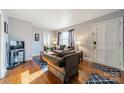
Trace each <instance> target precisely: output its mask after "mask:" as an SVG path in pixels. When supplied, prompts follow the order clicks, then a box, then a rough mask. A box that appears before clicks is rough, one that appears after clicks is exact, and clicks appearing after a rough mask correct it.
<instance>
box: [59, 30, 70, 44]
mask: <svg viewBox="0 0 124 93" xmlns="http://www.w3.org/2000/svg"><path fill="white" fill-rule="evenodd" d="M68 37H69V35H68V32H62V33H61V35H60V45H66V46H68Z"/></svg>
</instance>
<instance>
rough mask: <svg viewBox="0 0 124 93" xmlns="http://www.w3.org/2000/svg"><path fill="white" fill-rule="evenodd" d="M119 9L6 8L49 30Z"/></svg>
mask: <svg viewBox="0 0 124 93" xmlns="http://www.w3.org/2000/svg"><path fill="white" fill-rule="evenodd" d="M115 11H118V10H117V9H71V10H68V9H64V10H63V9H60V10H59V9H4V10H3V12H4V13H5V15H7V16H11V17H16V18H18V19H22V20H25V21H29V22H32V24H33V25H36V26H38V27H42V28H46V29H49V30H58V29H62V28H64V27H68V26H72V25H75V24H78V23H81V22H85V21H87V20H91V19H94V18H97V17H101V16H104V15H107V14H110V13H113V12H115Z"/></svg>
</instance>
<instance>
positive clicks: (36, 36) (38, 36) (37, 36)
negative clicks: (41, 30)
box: [35, 33, 40, 41]
mask: <svg viewBox="0 0 124 93" xmlns="http://www.w3.org/2000/svg"><path fill="white" fill-rule="evenodd" d="M39 39H40V34H38V33H35V41H39Z"/></svg>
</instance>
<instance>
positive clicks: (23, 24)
mask: <svg viewBox="0 0 124 93" xmlns="http://www.w3.org/2000/svg"><path fill="white" fill-rule="evenodd" d="M8 22H9V40H19V41H25V52H26V55H25V56H26V60H30V59H31V58H32V56H36V55H39V54H40V52H41V51H43V33H44V32H48V33H50V34H51V37H52V38H51V41H52V40H54V39H55V37H54V36H53V35H54V32H52V31H49V30H47V29H44V28H40V27H36V26H32V23H30V22H27V21H23V20H20V19H16V18H12V17H9V18H8ZM35 33H39V34H40V40H39V41H35V39H34V38H35Z"/></svg>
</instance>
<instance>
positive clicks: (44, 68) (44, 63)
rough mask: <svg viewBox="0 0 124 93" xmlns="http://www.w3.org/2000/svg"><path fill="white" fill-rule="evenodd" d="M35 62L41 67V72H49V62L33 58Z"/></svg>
mask: <svg viewBox="0 0 124 93" xmlns="http://www.w3.org/2000/svg"><path fill="white" fill-rule="evenodd" d="M33 61H34V62H36V63H37V64H38V65H39V66H40V68H41V70H43V71H44V72H46V71H48V66H47V62H45V61H43V60H41V58H40V57H33Z"/></svg>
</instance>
